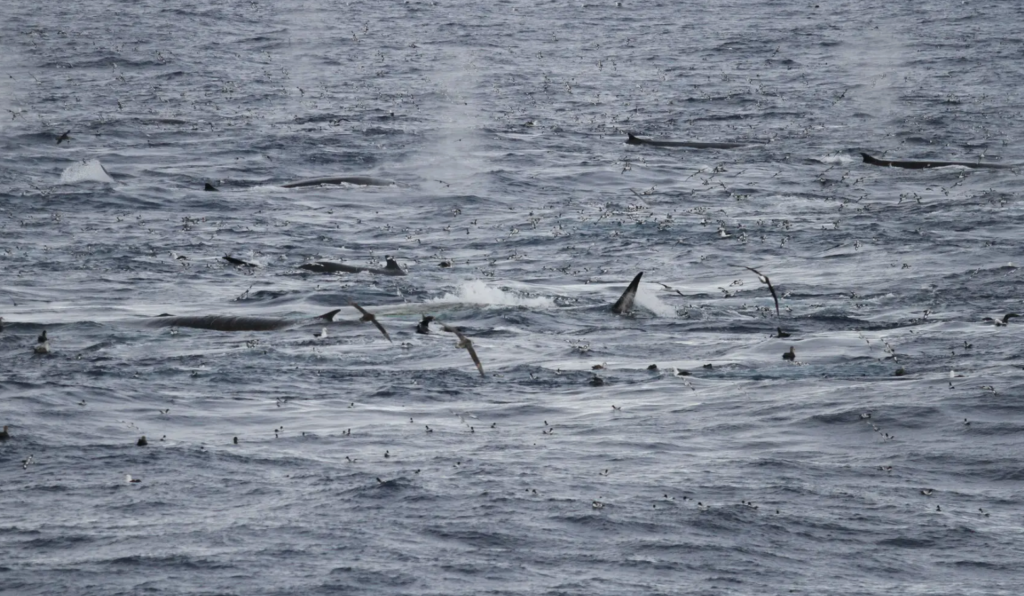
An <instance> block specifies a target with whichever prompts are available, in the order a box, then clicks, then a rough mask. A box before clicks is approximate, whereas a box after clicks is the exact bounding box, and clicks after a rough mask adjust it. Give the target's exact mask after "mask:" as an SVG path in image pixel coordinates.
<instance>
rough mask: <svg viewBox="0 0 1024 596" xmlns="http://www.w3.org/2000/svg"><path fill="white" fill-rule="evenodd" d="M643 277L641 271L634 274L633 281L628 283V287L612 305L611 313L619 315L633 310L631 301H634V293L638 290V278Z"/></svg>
mask: <svg viewBox="0 0 1024 596" xmlns="http://www.w3.org/2000/svg"><path fill="white" fill-rule="evenodd" d="M643 275H644V272H643V271H641V272H640V273H637V274H636V277H634V278H633V281H631V282H629V287H627V288H626V291H625V292H623V293H622V296H619V299H618V300H616V301H615V304H613V305H612V312H613V313H615V314H617V315H621V314H624V313H628V312H629V311H631V310H633V301H634V300H635V299H636V291H637V290H638V289H640V278H641V277H643Z"/></svg>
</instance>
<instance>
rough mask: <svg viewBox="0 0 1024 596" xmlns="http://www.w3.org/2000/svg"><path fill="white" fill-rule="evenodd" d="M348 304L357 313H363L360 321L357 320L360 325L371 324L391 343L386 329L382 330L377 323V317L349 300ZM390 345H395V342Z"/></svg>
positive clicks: (381, 326)
mask: <svg viewBox="0 0 1024 596" xmlns="http://www.w3.org/2000/svg"><path fill="white" fill-rule="evenodd" d="M348 303H349V304H351V305H352V306H354V307H355V308H356V310H358V311H359V312H361V313H363V316H362V317H360V319H359V322H360V323H373V325H374V326H375V327H377V329H380V332H381V333H383V334H384V337H386V338H388V341H391V336H390V335H388V332H387V329H384V326H383V325H381V324H380V323H379V322H377V317H376V316H374V314H373V313H371V312H370V311H368V310H366V309H365V308H363V307H362V306H359V305H358V304H356V303H355V302H352V301H351V300H349V301H348ZM391 343H395V342H393V341H392V342H391Z"/></svg>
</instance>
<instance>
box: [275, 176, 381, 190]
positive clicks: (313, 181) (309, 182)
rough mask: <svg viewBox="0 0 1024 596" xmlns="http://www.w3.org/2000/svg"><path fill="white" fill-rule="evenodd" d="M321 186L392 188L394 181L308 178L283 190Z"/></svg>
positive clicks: (345, 177)
mask: <svg viewBox="0 0 1024 596" xmlns="http://www.w3.org/2000/svg"><path fill="white" fill-rule="evenodd" d="M321 184H355V185H357V186H391V185H393V184H394V181H393V180H386V179H383V178H371V177H370V176H328V177H325V178H307V179H305V180H296V181H295V182H287V183H285V184H282V185H281V187H282V188H298V187H301V186H320V185H321Z"/></svg>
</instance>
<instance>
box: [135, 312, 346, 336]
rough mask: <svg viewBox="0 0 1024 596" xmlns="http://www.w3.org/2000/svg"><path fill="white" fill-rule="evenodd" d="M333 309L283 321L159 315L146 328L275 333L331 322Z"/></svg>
mask: <svg viewBox="0 0 1024 596" xmlns="http://www.w3.org/2000/svg"><path fill="white" fill-rule="evenodd" d="M339 312H341V309H340V308H339V309H335V310H332V311H330V312H326V313H324V314H322V315H320V316H319V317H314V318H312V319H285V318H280V317H234V316H230V315H201V316H174V315H160V316H158V317H153V318H151V319H147V320H146V322H145V323H144V324H145V325H146V326H147V327H191V328H193V329H210V330H212V331H277V330H280V329H288V328H289V327H297V326H299V325H304V324H307V323H314V322H319V321H328V322H329V321H333V320H334V315H336V314H338V313H339Z"/></svg>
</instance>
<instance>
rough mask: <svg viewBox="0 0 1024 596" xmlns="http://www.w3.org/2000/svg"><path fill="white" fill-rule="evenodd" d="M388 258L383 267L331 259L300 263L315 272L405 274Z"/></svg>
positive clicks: (302, 266)
mask: <svg viewBox="0 0 1024 596" xmlns="http://www.w3.org/2000/svg"><path fill="white" fill-rule="evenodd" d="M385 259H386V260H387V267H385V268H383V269H375V268H372V267H357V266H355V265H343V264H342V263H332V262H331V261H317V262H316V263H303V264H302V265H299V269H305V270H306V271H312V272H314V273H362V272H364V271H365V272H367V273H373V274H374V275H395V276H397V275H405V271H402V268H401V267H399V266H398V262H396V261H395V260H394V259H392V258H391V257H385Z"/></svg>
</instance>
